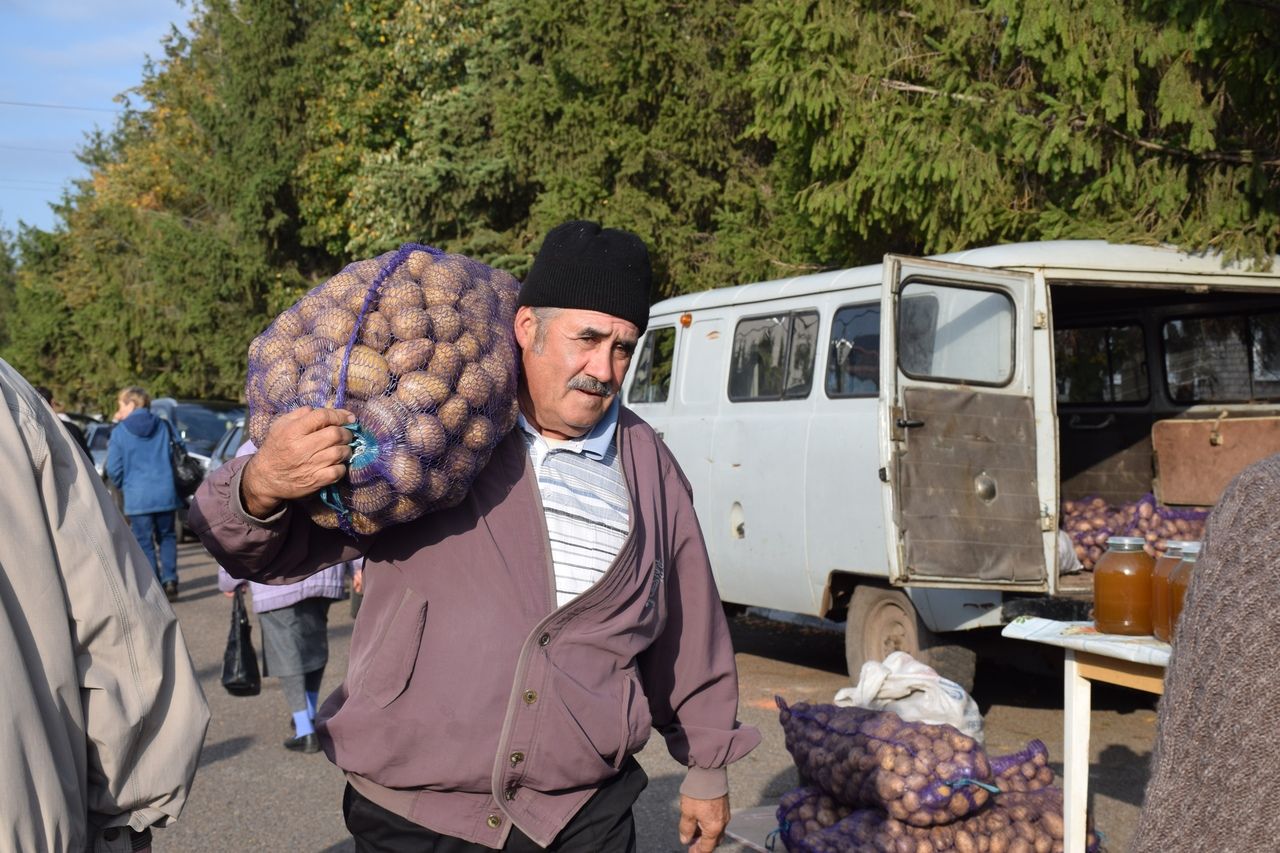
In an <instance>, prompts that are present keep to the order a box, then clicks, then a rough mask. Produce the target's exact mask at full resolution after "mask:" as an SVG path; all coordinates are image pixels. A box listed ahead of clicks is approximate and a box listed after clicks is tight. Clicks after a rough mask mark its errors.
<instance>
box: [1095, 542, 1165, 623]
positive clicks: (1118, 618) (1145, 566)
mask: <svg viewBox="0 0 1280 853" xmlns="http://www.w3.org/2000/svg"><path fill="white" fill-rule="evenodd" d="M1145 544H1146V540H1145V539H1143V538H1142V537H1141V536H1112V537H1110V538H1109V539H1107V550H1106V551H1105V552H1104V553H1103V555H1102V556H1101V557H1099V558H1098V562H1097V565H1095V566H1094V567H1093V623H1094V625H1095V626H1096V627H1097V629H1098V630H1099V631H1100V632H1102V633H1103V634H1125V635H1128V636H1137V637H1140V636H1145V635H1147V634H1150V633H1151V570H1152V569H1153V568H1154V567H1155V560H1153V559H1151V557H1150V555H1148V554H1147V552H1146V551H1144V550H1142V546H1143V545H1145Z"/></svg>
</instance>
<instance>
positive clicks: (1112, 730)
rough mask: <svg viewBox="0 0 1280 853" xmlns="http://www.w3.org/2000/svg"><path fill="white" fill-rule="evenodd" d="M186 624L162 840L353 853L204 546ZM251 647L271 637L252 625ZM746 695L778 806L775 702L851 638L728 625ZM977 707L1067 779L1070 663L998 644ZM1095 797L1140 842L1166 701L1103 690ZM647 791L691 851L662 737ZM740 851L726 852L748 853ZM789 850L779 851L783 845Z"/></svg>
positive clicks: (1102, 825) (1097, 697)
mask: <svg viewBox="0 0 1280 853" xmlns="http://www.w3.org/2000/svg"><path fill="white" fill-rule="evenodd" d="M179 579H180V590H179V593H180V594H179V599H178V601H177V602H176V603H175V604H174V610H175V612H176V613H177V614H178V618H179V620H180V621H181V624H182V629H183V631H184V633H185V636H186V640H187V644H188V646H189V648H190V651H191V657H192V660H193V661H194V663H195V666H196V669H197V672H198V673H199V677H200V680H201V684H202V685H203V687H204V691H205V696H206V697H207V699H208V701H209V707H210V710H211V713H212V719H211V721H210V723H209V731H208V735H207V737H206V739H205V744H204V750H203V753H202V755H201V759H200V769H199V772H198V773H197V775H196V780H195V785H194V788H193V790H192V792H191V797H190V799H189V801H188V803H187V806H186V808H185V810H184V811H183V813H182V816H181V818H180V819H179V820H178V821H177V822H175V823H174V824H173V825H172V826H170V827H168V828H165V829H161V830H157V831H156V833H155V842H154V850H156V851H158V853H163V851H308V853H310V852H311V851H326V852H327V851H335V853H336V851H349V850H354V845H353V844H352V843H351V839H350V837H349V836H348V835H347V832H346V828H345V826H344V825H343V820H342V790H343V785H344V782H343V778H342V774H341V773H340V772H339V771H338V769H337V768H336V767H334V766H333V765H331V764H330V763H329V762H328V760H327V759H326V758H325V757H324V754H323V753H317V754H314V755H301V754H296V753H292V752H288V751H286V750H285V749H284V748H283V746H282V743H283V741H284V740H285V739H286V738H288V737H290V736H291V734H292V729H291V725H290V717H289V713H288V710H287V709H286V707H285V703H284V699H283V696H282V694H281V692H280V688H279V686H278V684H277V682H276V681H275V679H272V678H267V679H265V680H264V684H263V690H262V693H261V694H260V695H258V696H253V697H233V696H230V695H228V694H227V693H226V692H225V691H224V690H223V689H222V686H221V684H220V682H219V677H220V675H221V668H222V653H223V648H224V646H225V643H226V637H227V630H228V627H229V620H230V606H231V603H230V600H229V599H228V598H226V597H225V596H223V595H222V594H221V593H220V592H218V588H217V578H216V566H215V564H214V562H213V560H212V558H211V557H209V555H208V554H207V553H206V552H205V551H204V549H203V548H202V547H201V546H200V545H199V544H196V543H185V544H183V545H182V546H181V547H180V551H179ZM329 614H330V616H329V624H330V631H329V638H330V650H329V654H330V656H329V667H328V669H327V670H326V672H325V678H324V684H323V687H322V696H324V695H327V694H328V693H329V692H330V691H332V690H333V689H334V688H336V687H337V685H338V682H339V681H340V680H341V677H342V675H343V673H344V672H345V671H346V665H347V648H348V644H349V641H350V638H351V628H352V618H351V612H350V608H349V605H348V603H347V602H339V603H335V604H334V605H333V607H332V608H331V609H330V611H329ZM253 622H254V641H255V645H256V646H257V648H258V649H259V650H261V632H260V629H259V627H258V623H257V619H256V618H254V620H253ZM731 628H732V631H733V638H734V647H735V649H736V650H737V660H738V668H739V681H740V690H741V700H740V710H739V716H740V717H741V719H742V721H743V722H744V723H747V724H750V725H754V726H756V727H758V728H759V729H760V731H761V733H762V735H763V742H762V743H761V745H760V747H759V748H757V749H756V750H755V751H754V752H752V753H751V754H750V755H748V756H747V757H746V758H744V759H743V760H742V761H740V762H738V763H736V764H734V765H733V766H731V768H730V772H729V780H730V788H731V799H732V802H733V806H734V808H735V810H737V811H740V812H743V813H745V812H746V810H748V809H755V810H757V812H758V810H759V809H760V808H761V807H764V808H771V807H774V806H776V804H777V802H778V800H779V799H780V798H781V796H782V795H783V794H784V793H785V792H786V791H788V790H790V789H791V788H792V787H794V786H795V785H796V784H797V780H796V773H795V768H794V765H793V763H792V761H791V757H790V756H789V755H788V754H787V752H786V749H785V747H784V745H783V737H782V729H781V727H780V726H779V725H778V715H777V707H776V705H775V703H774V697H775V696H782V697H783V698H785V699H786V700H787V701H788V702H795V701H799V700H807V701H816V702H826V701H830V700H831V698H832V696H833V695H834V693H835V691H836V690H838V689H840V688H841V687H845V686H847V685H848V683H849V680H848V677H847V676H846V675H845V673H844V658H843V655H844V649H843V640H842V638H841V637H840V636H839V635H838V634H834V633H831V632H829V631H825V630H822V629H820V628H814V627H808V626H798V625H791V624H783V623H778V622H775V621H771V620H765V619H761V618H758V617H752V616H745V617H738V618H737V619H735V620H734V621H733V622H732V623H731ZM973 694H974V697H975V698H976V699H977V700H978V703H979V706H980V707H981V709H982V711H983V713H984V715H985V717H986V733H987V734H986V738H987V747H988V750H989V751H990V752H991V753H993V754H1002V753H1006V752H1012V751H1015V750H1018V749H1021V748H1022V747H1023V746H1025V744H1026V742H1027V741H1028V740H1030V739H1032V738H1037V737H1038V738H1040V739H1041V740H1043V741H1044V742H1045V743H1046V744H1047V745H1048V747H1049V752H1050V758H1051V762H1052V763H1053V764H1054V766H1055V769H1057V770H1059V771H1060V770H1061V756H1062V675H1061V658H1060V657H1059V656H1056V655H1055V654H1054V653H1053V652H1052V650H1045V651H1041V650H1039V649H1037V648H1034V647H1031V646H1030V645H1029V644H1019V643H1016V642H1015V641H1008V640H1000V639H999V638H987V641H986V644H985V645H984V654H983V657H982V660H981V663H980V665H979V670H978V679H977V683H976V684H975V685H974V691H973ZM1093 699H1094V714H1093V733H1092V734H1093V736H1092V739H1091V750H1090V754H1091V767H1090V796H1091V807H1092V810H1093V813H1094V817H1095V822H1096V825H1097V827H1098V828H1099V829H1100V830H1101V831H1102V832H1103V833H1104V835H1105V838H1106V846H1107V848H1108V849H1109V850H1110V851H1111V853H1117V852H1118V851H1124V850H1126V849H1127V848H1128V846H1129V841H1130V838H1131V837H1132V833H1133V827H1134V824H1135V822H1136V818H1137V814H1138V810H1139V807H1140V804H1141V801H1142V792H1143V788H1144V786H1145V784H1146V777H1147V764H1148V761H1149V759H1150V750H1151V744H1152V742H1153V740H1154V734H1155V719H1156V715H1155V707H1156V705H1155V702H1156V697H1154V696H1149V695H1147V694H1141V693H1136V692H1134V691H1128V690H1124V689H1122V688H1111V687H1108V686H1106V685H1095V686H1094V690H1093ZM639 758H640V762H641V764H642V765H643V767H644V768H645V771H646V772H647V773H648V775H649V785H648V788H647V789H646V790H645V792H644V793H643V794H642V795H641V797H640V800H639V801H638V802H637V804H636V807H635V815H636V825H637V832H638V836H639V850H640V853H673V851H679V850H681V849H682V848H681V845H680V844H679V840H678V838H677V833H676V822H677V819H678V803H679V793H678V790H679V785H680V781H681V779H682V778H683V769H682V768H681V767H679V766H678V765H677V764H676V763H675V762H674V761H673V760H672V759H671V758H670V757H669V756H668V755H667V753H666V749H665V746H664V744H663V743H662V739H661V738H660V737H659V736H658V735H657V734H656V733H655V734H654V736H653V738H652V739H651V740H650V743H649V745H648V746H647V747H646V748H645V750H644V751H643V752H642V753H641V754H640V756H639ZM744 849H746V848H744V847H742V846H741V845H738V844H734V843H726V844H724V845H722V847H721V850H724V851H729V852H730V853H740V851H742V850H744ZM778 849H779V850H780V849H781V846H780V845H779V846H778Z"/></svg>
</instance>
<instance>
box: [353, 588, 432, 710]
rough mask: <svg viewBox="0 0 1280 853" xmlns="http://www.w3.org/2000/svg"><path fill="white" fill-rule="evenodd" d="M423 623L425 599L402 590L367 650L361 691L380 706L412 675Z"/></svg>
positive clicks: (407, 682) (391, 700) (425, 617)
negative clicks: (389, 614)
mask: <svg viewBox="0 0 1280 853" xmlns="http://www.w3.org/2000/svg"><path fill="white" fill-rule="evenodd" d="M426 625H427V600H426V599H425V598H423V597H422V596H421V595H419V594H418V593H416V592H414V591H413V590H412V589H406V590H405V591H404V593H403V594H402V595H401V597H400V603H399V604H397V605H396V609H395V613H394V615H392V617H391V619H390V620H389V621H388V623H387V627H386V630H384V631H383V632H382V636H381V637H379V638H378V640H377V645H376V646H375V647H374V648H373V649H372V650H371V652H370V654H369V656H368V661H369V665H368V668H367V669H366V670H365V674H364V678H363V680H362V681H361V682H360V689H361V692H362V693H364V695H365V696H367V697H368V698H369V699H370V700H372V701H373V702H374V703H375V704H377V705H378V706H379V707H381V708H385V707H386V706H388V705H390V704H391V703H392V702H394V701H395V700H396V699H397V698H399V696H400V694H401V693H403V692H404V689H405V687H407V686H408V684H409V679H410V677H412V676H413V667H414V665H415V664H416V663H417V662H418V650H419V649H420V648H421V647H422V632H423V629H424V628H426Z"/></svg>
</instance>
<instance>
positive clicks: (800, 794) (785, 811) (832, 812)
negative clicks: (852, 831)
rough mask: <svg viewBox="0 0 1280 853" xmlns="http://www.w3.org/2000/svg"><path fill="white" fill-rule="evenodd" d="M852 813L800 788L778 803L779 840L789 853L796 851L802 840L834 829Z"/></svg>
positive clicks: (818, 792)
mask: <svg viewBox="0 0 1280 853" xmlns="http://www.w3.org/2000/svg"><path fill="white" fill-rule="evenodd" d="M852 811H853V809H851V808H850V807H848V806H844V805H841V804H840V803H837V802H836V801H835V799H833V798H832V797H831V796H830V795H829V794H827V793H825V792H823V791H821V790H820V789H818V788H811V787H808V786H803V785H802V786H801V787H799V788H795V789H793V790H791V791H788V792H787V793H786V794H784V795H783V796H782V800H781V802H779V803H778V836H779V837H780V838H781V839H782V843H783V845H784V846H785V847H786V848H787V849H788V850H797V849H799V845H800V842H801V841H802V840H804V838H805V836H807V835H812V834H813V833H815V832H820V831H821V830H824V829H826V828H827V827H829V826H833V825H834V824H835V823H836V822H837V821H839V820H843V819H844V818H846V817H848V816H849V813H850V812H852Z"/></svg>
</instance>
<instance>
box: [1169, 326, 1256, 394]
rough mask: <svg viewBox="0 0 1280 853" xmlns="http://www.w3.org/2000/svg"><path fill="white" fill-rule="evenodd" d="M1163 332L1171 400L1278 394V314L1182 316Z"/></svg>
mask: <svg viewBox="0 0 1280 853" xmlns="http://www.w3.org/2000/svg"><path fill="white" fill-rule="evenodd" d="M1163 332H1164V364H1165V375H1166V378H1167V382H1168V387H1169V396H1170V397H1171V398H1172V399H1173V400H1174V402H1177V403H1228V402H1240V401H1245V400H1266V399H1276V398H1280V346H1278V345H1280V314H1274V313H1273V314H1250V315H1229V316H1218V317H1182V318H1179V319H1176V320H1169V321H1168V322H1166V323H1165V324H1164V329H1163Z"/></svg>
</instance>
